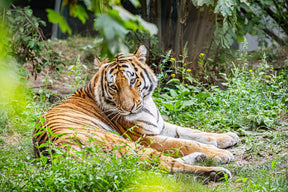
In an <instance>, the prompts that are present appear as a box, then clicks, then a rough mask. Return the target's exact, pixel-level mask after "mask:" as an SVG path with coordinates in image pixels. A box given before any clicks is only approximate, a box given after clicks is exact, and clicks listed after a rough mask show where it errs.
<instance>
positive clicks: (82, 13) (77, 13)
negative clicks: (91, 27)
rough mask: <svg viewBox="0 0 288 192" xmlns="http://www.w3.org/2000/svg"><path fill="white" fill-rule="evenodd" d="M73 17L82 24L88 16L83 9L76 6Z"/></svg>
mask: <svg viewBox="0 0 288 192" xmlns="http://www.w3.org/2000/svg"><path fill="white" fill-rule="evenodd" d="M73 16H74V17H78V19H80V20H81V22H82V23H83V24H84V23H85V22H86V19H88V14H87V12H86V10H85V9H84V7H82V6H81V5H76V9H75V10H74V12H73Z"/></svg>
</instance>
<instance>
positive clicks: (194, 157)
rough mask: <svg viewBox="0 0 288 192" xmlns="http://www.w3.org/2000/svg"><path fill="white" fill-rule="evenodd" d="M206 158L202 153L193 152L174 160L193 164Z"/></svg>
mask: <svg viewBox="0 0 288 192" xmlns="http://www.w3.org/2000/svg"><path fill="white" fill-rule="evenodd" d="M206 158H207V155H205V154H204V153H199V152H195V153H191V154H189V155H186V156H184V157H180V158H177V159H175V160H176V161H179V162H181V163H184V164H188V165H193V164H195V163H197V162H203V161H204V160H205V159H206Z"/></svg>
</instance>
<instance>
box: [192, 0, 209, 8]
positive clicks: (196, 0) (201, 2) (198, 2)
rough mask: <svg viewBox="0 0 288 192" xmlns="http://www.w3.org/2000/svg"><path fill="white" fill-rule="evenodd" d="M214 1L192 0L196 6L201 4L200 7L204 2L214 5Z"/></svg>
mask: <svg viewBox="0 0 288 192" xmlns="http://www.w3.org/2000/svg"><path fill="white" fill-rule="evenodd" d="M214 2H215V1H213V0H192V3H193V4H194V5H195V6H199V7H202V6H203V5H204V4H205V5H207V6H209V5H212V6H213V5H214Z"/></svg>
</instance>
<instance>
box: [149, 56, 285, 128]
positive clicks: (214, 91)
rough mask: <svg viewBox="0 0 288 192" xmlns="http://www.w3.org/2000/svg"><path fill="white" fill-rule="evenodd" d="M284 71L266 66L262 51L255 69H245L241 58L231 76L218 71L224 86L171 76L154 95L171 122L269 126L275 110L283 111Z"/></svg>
mask: <svg viewBox="0 0 288 192" xmlns="http://www.w3.org/2000/svg"><path fill="white" fill-rule="evenodd" d="M244 57H245V56H244ZM242 59H244V58H242ZM285 73H286V71H285V72H284V71H282V72H280V73H279V72H278V71H275V70H274V68H273V67H271V66H269V65H268V63H267V61H266V59H265V54H264V56H263V60H262V62H261V64H260V65H259V66H258V67H257V69H255V70H252V69H250V70H249V69H247V64H245V60H244V64H243V65H242V66H240V67H239V66H238V67H237V66H236V65H235V64H234V69H233V70H232V74H231V77H227V75H226V74H222V75H223V77H224V79H225V82H223V83H222V84H223V85H224V86H225V90H221V89H219V88H218V87H217V86H208V87H206V86H205V85H204V84H202V83H199V82H197V81H195V80H193V78H190V80H191V82H193V83H194V84H195V83H196V86H195V85H188V84H184V83H183V82H182V83H181V81H179V80H178V79H175V78H174V79H172V80H170V81H169V82H167V86H166V88H162V89H161V88H160V89H161V91H158V92H156V93H155V94H154V96H155V97H156V98H155V101H156V103H157V104H158V107H159V108H160V110H161V111H162V112H163V114H166V115H167V116H169V117H170V120H171V121H173V122H182V123H185V122H189V124H192V125H193V126H195V127H198V128H199V127H202V128H203V129H217V130H218V129H223V128H234V129H238V130H245V129H254V130H256V129H257V130H258V129H260V128H267V129H271V128H274V127H275V126H276V125H277V119H278V114H280V113H283V112H284V113H285V111H287V101H288V100H287V94H288V93H287V87H288V85H287V76H286V75H285ZM174 77H175V76H174ZM187 77H189V76H187ZM169 86H170V88H169ZM173 87H174V88H173ZM159 93H160V94H159Z"/></svg>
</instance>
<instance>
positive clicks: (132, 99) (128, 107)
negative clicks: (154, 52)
mask: <svg viewBox="0 0 288 192" xmlns="http://www.w3.org/2000/svg"><path fill="white" fill-rule="evenodd" d="M146 52H147V50H146V48H145V47H144V46H140V48H139V49H138V51H137V52H136V54H130V55H129V56H128V57H124V55H123V54H119V55H117V56H116V59H115V60H114V61H112V62H108V63H104V64H100V69H99V73H100V78H101V85H102V86H101V87H98V88H96V91H95V96H96V101H98V102H99V103H101V105H100V106H102V109H103V111H104V112H109V113H110V112H114V113H115V114H116V113H118V114H119V115H122V116H127V115H133V114H137V113H138V112H139V111H141V110H142V108H143V106H144V102H145V99H146V98H147V97H149V96H151V95H152V93H153V91H154V89H155V88H156V86H157V78H156V76H155V74H154V73H153V71H152V70H151V69H150V68H149V67H148V65H146V64H145V61H146V58H145V57H146ZM98 65H99V64H98Z"/></svg>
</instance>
